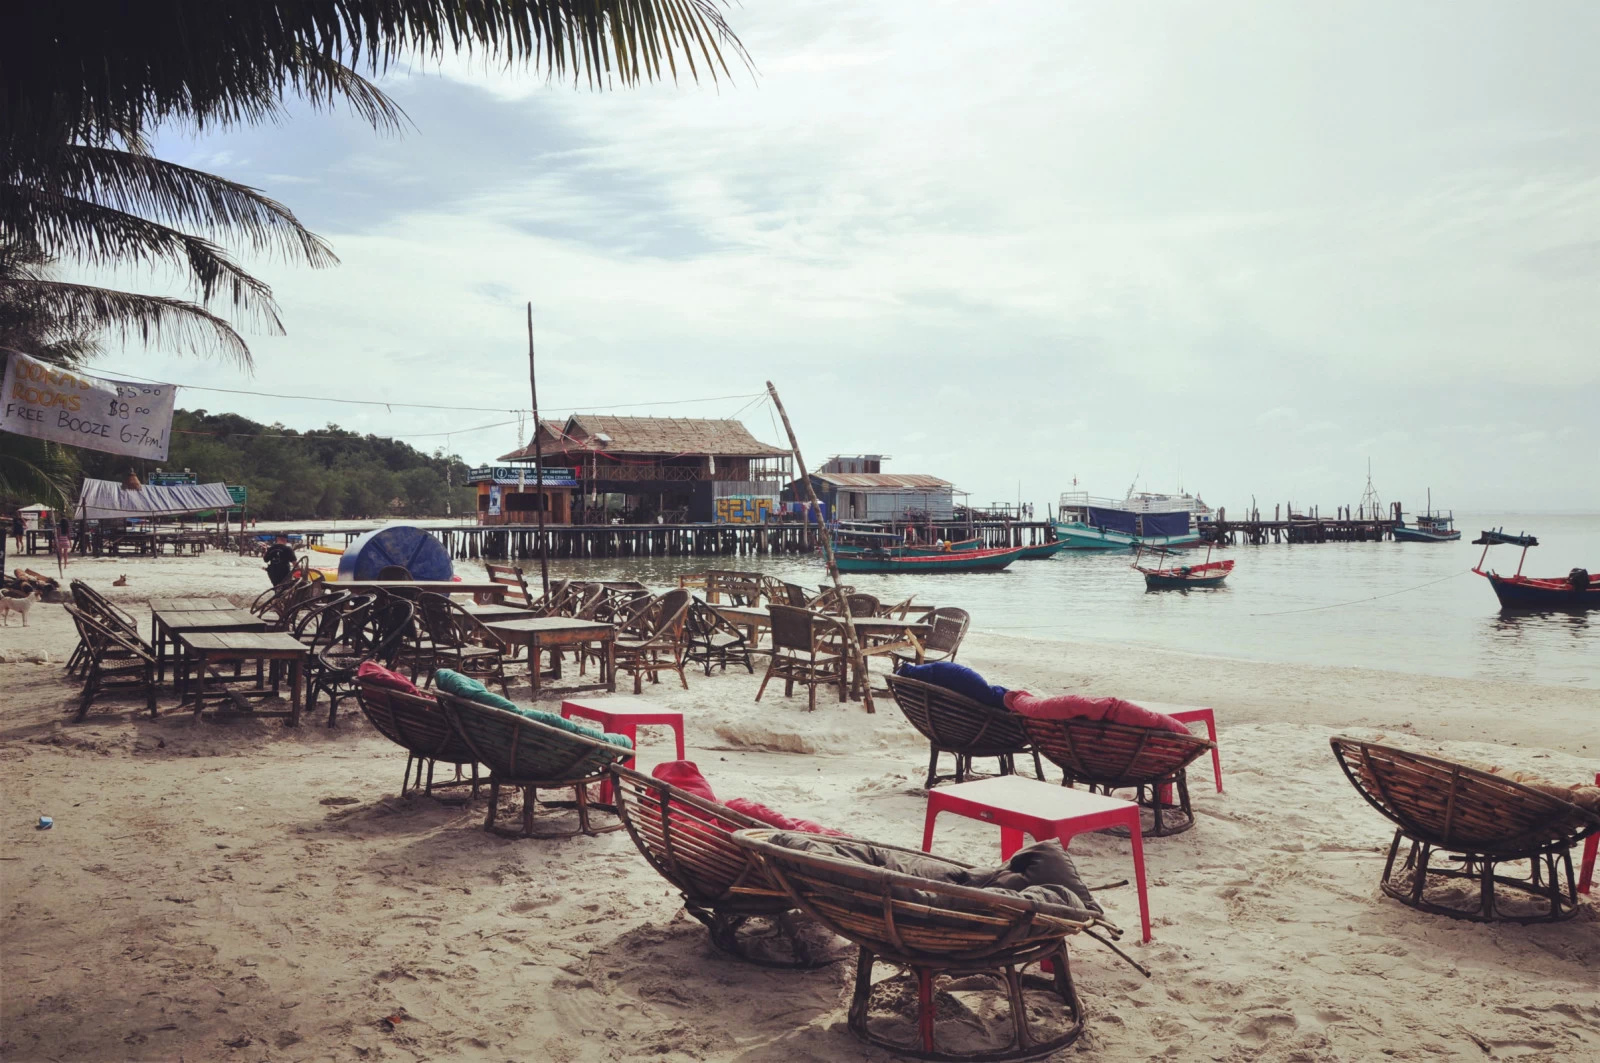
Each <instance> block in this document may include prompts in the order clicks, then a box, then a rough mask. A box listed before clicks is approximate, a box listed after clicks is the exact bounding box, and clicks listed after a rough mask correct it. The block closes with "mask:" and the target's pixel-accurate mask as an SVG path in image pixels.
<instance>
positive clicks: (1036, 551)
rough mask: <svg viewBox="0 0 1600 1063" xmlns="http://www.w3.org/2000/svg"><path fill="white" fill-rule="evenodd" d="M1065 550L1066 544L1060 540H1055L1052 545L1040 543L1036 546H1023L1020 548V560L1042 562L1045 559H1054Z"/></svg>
mask: <svg viewBox="0 0 1600 1063" xmlns="http://www.w3.org/2000/svg"><path fill="white" fill-rule="evenodd" d="M1066 548H1067V543H1066V542H1065V541H1064V540H1061V539H1057V540H1056V541H1055V542H1053V543H1040V544H1039V545H1037V546H1024V547H1023V548H1022V560H1024V561H1043V560H1044V559H1045V558H1047V557H1055V556H1056V555H1057V554H1059V553H1060V552H1061V551H1063V550H1065V549H1066Z"/></svg>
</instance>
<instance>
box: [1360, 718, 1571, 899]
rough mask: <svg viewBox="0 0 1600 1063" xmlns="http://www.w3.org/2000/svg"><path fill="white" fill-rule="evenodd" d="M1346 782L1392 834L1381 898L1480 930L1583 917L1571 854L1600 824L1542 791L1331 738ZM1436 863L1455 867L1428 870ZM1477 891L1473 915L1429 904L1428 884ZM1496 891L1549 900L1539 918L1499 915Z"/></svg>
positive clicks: (1416, 756) (1370, 744)
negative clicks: (1399, 861)
mask: <svg viewBox="0 0 1600 1063" xmlns="http://www.w3.org/2000/svg"><path fill="white" fill-rule="evenodd" d="M1329 742H1330V743H1331V744H1332V746H1333V755H1334V757H1335V758H1337V760H1338V761H1339V767H1341V768H1343V769H1344V773H1345V776H1346V777H1347V778H1348V779H1349V780H1350V784H1351V785H1352V786H1354V787H1355V788H1356V792H1357V793H1359V794H1360V795H1361V796H1362V797H1363V798H1365V799H1366V801H1367V803H1368V804H1370V805H1371V806H1372V807H1373V808H1376V809H1377V810H1378V811H1379V812H1381V813H1383V815H1384V817H1385V818H1387V819H1388V820H1389V821H1390V822H1391V823H1393V824H1394V825H1395V832H1394V841H1393V842H1391V843H1390V845H1389V858H1388V860H1387V861H1385V863H1384V865H1383V892H1384V893H1386V894H1388V895H1389V896H1391V897H1393V898H1394V899H1395V900H1397V901H1399V902H1400V903H1401V904H1405V905H1409V906H1410V907H1412V908H1417V909H1420V910H1421V911H1424V912H1433V913H1435V914H1438V915H1447V916H1450V917H1451V918H1453V919H1469V920H1472V921H1474V922H1493V921H1505V922H1514V923H1543V922H1556V921H1559V920H1562V919H1570V918H1572V917H1573V915H1575V914H1576V913H1577V910H1578V894H1577V888H1576V884H1575V882H1574V881H1573V873H1572V849H1573V846H1575V845H1577V844H1578V842H1580V841H1582V840H1583V839H1584V838H1585V837H1588V836H1589V835H1592V834H1596V833H1600V815H1597V814H1596V813H1594V812H1591V811H1589V810H1587V809H1584V808H1581V807H1579V806H1578V805H1576V804H1573V803H1572V802H1570V801H1564V800H1562V799H1561V798H1559V797H1555V796H1552V795H1551V794H1547V793H1545V792H1543V791H1541V790H1537V789H1534V788H1533V787H1531V786H1526V785H1524V784H1522V783H1519V782H1513V781H1512V780H1510V779H1504V778H1501V777H1500V776H1498V775H1494V774H1491V773H1489V772H1486V771H1478V770H1477V769H1475V768H1469V767H1466V766H1465V765H1461V764H1455V763H1452V762H1450V761H1448V760H1443V759H1441V758H1439V757H1430V756H1427V755H1425V754H1422V753H1412V752H1410V751H1409V750H1404V749H1396V748H1395V747H1393V746H1384V745H1378V744H1376V743H1373V742H1361V741H1357V740H1356V739H1353V738H1342V737H1335V738H1331V739H1329ZM1402 840H1405V841H1409V842H1410V843H1411V846H1410V849H1409V850H1408V851H1407V853H1406V861H1405V866H1404V868H1403V874H1402V877H1401V878H1400V879H1399V880H1396V879H1395V878H1394V877H1393V875H1394V865H1395V859H1396V857H1397V856H1398V855H1399V851H1400V842H1401V841H1402ZM1436 854H1445V855H1446V856H1447V857H1448V858H1451V859H1455V860H1459V861H1460V865H1459V866H1458V867H1430V866H1429V863H1430V861H1431V860H1432V859H1433V857H1434V856H1435V855H1436ZM1522 860H1526V861H1527V862H1528V867H1529V871H1528V876H1527V877H1526V878H1513V877H1511V876H1509V875H1500V874H1496V869H1497V868H1498V867H1499V865H1501V864H1505V863H1511V862H1516V861H1522ZM1455 879H1459V880H1464V881H1467V882H1472V883H1476V884H1477V886H1478V889H1477V891H1476V892H1477V905H1476V907H1462V906H1460V905H1452V904H1446V903H1441V902H1440V901H1438V900H1433V899H1430V898H1429V897H1428V888H1429V886H1430V885H1441V884H1447V883H1448V882H1449V881H1450V880H1455ZM1497 886H1500V887H1505V888H1506V889H1509V890H1513V891H1516V892H1518V893H1523V894H1527V895H1529V896H1532V897H1537V898H1540V899H1542V900H1544V901H1545V902H1546V903H1547V904H1548V909H1547V910H1546V911H1544V912H1542V913H1537V914H1533V915H1523V914H1513V913H1502V912H1501V911H1500V908H1499V906H1498V905H1497V903H1496V899H1495V888H1496V887H1497Z"/></svg>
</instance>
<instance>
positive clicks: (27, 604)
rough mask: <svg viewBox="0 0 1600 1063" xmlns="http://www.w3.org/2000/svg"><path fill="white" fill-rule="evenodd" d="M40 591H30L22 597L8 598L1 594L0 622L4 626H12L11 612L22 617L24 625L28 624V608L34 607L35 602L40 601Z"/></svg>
mask: <svg viewBox="0 0 1600 1063" xmlns="http://www.w3.org/2000/svg"><path fill="white" fill-rule="evenodd" d="M38 599H39V592H38V591H29V592H28V593H27V594H25V595H23V596H22V597H21V598H8V597H6V596H5V595H0V622H3V626H5V627H10V626H11V614H12V613H16V614H17V615H18V616H20V617H22V626H23V627H27V626H28V610H29V609H32V608H33V603H34V602H36V601H38Z"/></svg>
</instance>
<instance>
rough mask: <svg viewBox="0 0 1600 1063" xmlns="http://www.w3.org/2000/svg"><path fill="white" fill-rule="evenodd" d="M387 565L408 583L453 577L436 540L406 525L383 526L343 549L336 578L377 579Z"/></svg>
mask: <svg viewBox="0 0 1600 1063" xmlns="http://www.w3.org/2000/svg"><path fill="white" fill-rule="evenodd" d="M388 565H400V566H401V567H403V568H405V569H406V570H407V571H409V572H410V573H411V578H412V579H427V580H447V579H450V578H452V577H454V576H455V574H456V571H455V565H454V564H452V563H451V561H450V552H449V551H448V550H446V549H445V548H444V544H443V543H441V542H440V541H439V540H438V539H435V538H434V537H433V536H431V535H429V534H428V533H427V532H425V531H423V530H422V529H421V528H417V527H414V526H412V525H410V524H385V525H384V526H383V527H381V528H374V529H373V530H372V531H369V532H367V534H365V535H363V536H361V537H360V538H359V539H357V540H356V541H355V542H353V543H351V544H350V545H349V546H347V547H345V551H344V555H343V556H342V557H340V558H339V578H340V579H341V580H352V579H377V578H378V570H379V569H381V568H384V567H385V566H388Z"/></svg>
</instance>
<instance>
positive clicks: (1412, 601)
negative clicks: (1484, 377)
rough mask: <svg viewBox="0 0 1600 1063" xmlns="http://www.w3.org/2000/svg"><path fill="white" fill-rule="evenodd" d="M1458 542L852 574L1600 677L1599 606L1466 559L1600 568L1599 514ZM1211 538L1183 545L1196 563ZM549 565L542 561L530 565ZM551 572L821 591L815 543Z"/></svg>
mask: <svg viewBox="0 0 1600 1063" xmlns="http://www.w3.org/2000/svg"><path fill="white" fill-rule="evenodd" d="M1456 526H1457V527H1458V528H1460V529H1461V530H1462V532H1463V534H1462V537H1461V540H1460V541H1459V542H1453V543H1393V542H1381V543H1317V544H1301V545H1294V546H1290V545H1286V544H1273V545H1265V546H1234V547H1228V548H1226V549H1218V550H1216V551H1214V552H1213V554H1212V559H1213V560H1222V559H1225V558H1231V559H1232V560H1233V561H1234V569H1233V574H1232V575H1230V576H1229V577H1228V581H1227V582H1226V583H1225V584H1224V585H1223V586H1221V587H1219V588H1216V589H1213V590H1198V591H1187V592H1185V591H1147V590H1145V586H1144V578H1143V577H1142V576H1140V574H1139V573H1137V572H1135V571H1133V570H1132V568H1130V564H1131V562H1132V560H1133V555H1132V554H1129V553H1086V552H1075V551H1066V552H1063V553H1061V554H1058V555H1056V557H1054V558H1051V559H1050V560H1046V561H1019V562H1016V563H1015V564H1013V565H1012V566H1011V567H1010V568H1009V569H1007V570H1006V571H1004V572H994V573H967V574H951V575H943V576H940V575H899V574H883V575H879V574H868V573H847V574H845V580H844V581H845V582H846V583H848V584H850V585H852V586H854V587H855V588H856V589H857V590H859V591H865V592H867V593H869V594H874V595H877V596H878V598H879V599H880V600H882V601H900V600H902V599H904V598H907V597H910V596H911V595H913V594H914V595H916V598H917V600H918V601H919V602H924V603H929V604H932V605H955V606H960V607H961V608H963V609H966V610H967V611H968V612H970V613H971V614H972V626H973V630H975V631H980V632H993V633H998V634H1004V635H1023V636H1028V637H1031V638H1042V639H1061V640H1067V641H1089V642H1111V643H1121V644H1125V645H1133V646H1144V647H1151V648H1154V649H1162V650H1176V651H1180V652H1184V653H1197V654H1205V655H1208V656H1220V657H1234V658H1240V659H1245V660H1254V661H1269V662H1272V661H1277V662H1293V663H1303V664H1320V665H1337V666H1351V667H1360V668H1378V669H1385V670H1389V671H1396V672H1413V673H1420V674H1425V675H1442V676H1459V677H1465V678H1477V679H1509V680H1516V681H1520V682H1531V683H1545V684H1553V685H1565V686H1575V687H1589V688H1596V689H1600V610H1595V611H1592V612H1589V613H1587V614H1585V613H1581V612H1558V613H1544V614H1533V615H1527V614H1521V615H1510V614H1502V613H1501V611H1500V608H1499V602H1498V601H1497V599H1496V598H1495V596H1494V591H1493V590H1491V589H1490V587H1489V582H1488V581H1487V580H1485V579H1484V578H1483V577H1481V576H1477V575H1474V574H1472V572H1471V571H1470V570H1471V568H1472V567H1473V565H1474V564H1475V563H1476V562H1477V560H1478V556H1479V554H1480V553H1481V552H1482V551H1483V547H1481V546H1473V545H1472V544H1471V540H1472V539H1474V538H1476V537H1477V534H1478V531H1479V530H1480V529H1482V528H1490V527H1501V526H1504V528H1505V530H1506V531H1507V532H1509V533H1518V532H1523V531H1526V532H1528V533H1530V534H1533V535H1537V536H1538V538H1539V542H1540V545H1539V546H1537V547H1535V548H1533V549H1532V550H1529V551H1528V560H1527V563H1526V565H1525V566H1524V574H1525V575H1530V576H1563V577H1564V576H1565V575H1566V574H1567V572H1568V570H1570V569H1572V568H1574V567H1582V568H1587V569H1589V570H1590V571H1591V572H1594V571H1600V515H1585V516H1572V515H1562V516H1551V515H1517V514H1493V515H1489V514H1483V515H1478V514H1472V515H1463V516H1458V517H1457V520H1456ZM1520 553H1521V551H1520V550H1519V549H1517V548H1515V547H1509V546H1497V547H1494V548H1492V549H1491V550H1490V552H1489V562H1488V564H1487V566H1486V567H1488V568H1491V569H1495V570H1497V571H1499V572H1500V573H1502V574H1510V573H1512V572H1514V571H1516V567H1517V559H1518V555H1519V554H1520ZM1204 555H1205V550H1204V548H1201V549H1200V550H1190V551H1186V552H1185V553H1184V554H1183V555H1181V556H1182V557H1183V558H1184V559H1185V560H1189V561H1190V562H1191V563H1194V562H1195V561H1199V560H1204ZM522 564H523V566H524V567H525V568H531V569H533V570H534V571H536V570H537V568H538V564H537V562H534V563H532V564H531V565H530V564H529V563H528V562H523V563H522ZM550 568H551V576H552V578H557V579H560V578H566V579H638V580H640V581H642V582H644V583H645V584H647V585H649V586H651V587H661V586H674V585H676V583H677V575H678V574H679V573H684V572H693V571H698V570H701V569H705V568H725V569H738V570H743V571H755V572H765V573H770V574H772V575H775V576H778V577H780V578H782V579H785V580H788V581H790V582H792V583H800V584H803V585H804V586H806V587H807V588H808V589H815V588H816V587H817V586H818V585H819V584H820V583H821V582H822V581H824V580H825V579H826V573H825V572H824V570H823V567H822V563H821V561H820V559H819V558H817V557H815V556H811V557H807V556H794V555H790V556H783V557H743V556H738V555H732V556H722V557H651V558H609V559H604V560H588V561H553V562H552V563H551V566H550Z"/></svg>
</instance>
